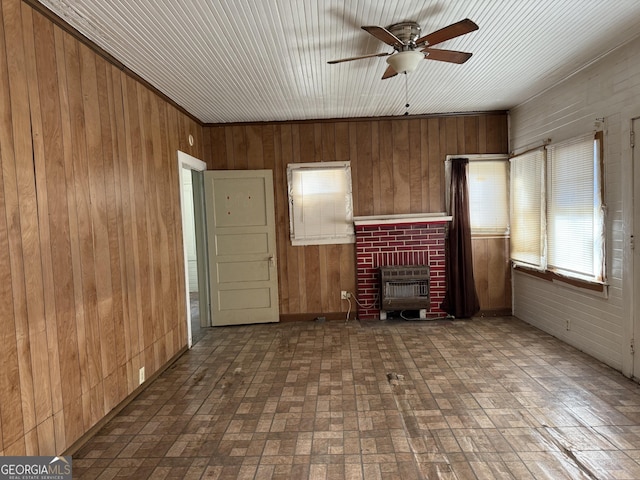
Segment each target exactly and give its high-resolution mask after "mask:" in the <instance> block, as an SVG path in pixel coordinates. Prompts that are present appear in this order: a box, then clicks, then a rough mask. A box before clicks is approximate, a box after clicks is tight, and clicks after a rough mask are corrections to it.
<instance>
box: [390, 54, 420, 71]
mask: <svg viewBox="0 0 640 480" xmlns="http://www.w3.org/2000/svg"><path fill="white" fill-rule="evenodd" d="M423 58H424V53H422V52H417V51H415V50H407V51H404V52H397V53H394V54H393V55H391V56H390V57H388V58H387V63H388V64H389V65H391V68H393V69H394V70H395V71H396V72H398V73H408V72H413V71H414V70H415V69H416V67H417V66H418V63H420V60H422V59H423Z"/></svg>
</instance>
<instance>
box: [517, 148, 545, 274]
mask: <svg viewBox="0 0 640 480" xmlns="http://www.w3.org/2000/svg"><path fill="white" fill-rule="evenodd" d="M510 163H511V168H510V179H511V194H510V200H511V205H510V211H511V238H510V251H511V259H512V260H513V261H515V262H518V263H522V264H524V265H527V266H531V267H534V268H537V269H543V268H544V266H545V263H546V262H545V252H544V250H545V248H544V247H545V209H544V199H545V181H544V179H545V150H544V149H540V150H535V151H532V152H528V153H525V154H523V155H519V156H517V157H513V158H512V159H511V160H510Z"/></svg>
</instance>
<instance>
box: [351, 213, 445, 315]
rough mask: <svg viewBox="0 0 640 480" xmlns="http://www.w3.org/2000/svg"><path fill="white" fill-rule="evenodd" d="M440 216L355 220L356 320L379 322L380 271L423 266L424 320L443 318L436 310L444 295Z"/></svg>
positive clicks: (443, 215)
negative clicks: (425, 283)
mask: <svg viewBox="0 0 640 480" xmlns="http://www.w3.org/2000/svg"><path fill="white" fill-rule="evenodd" d="M449 221H451V217H449V216H446V215H445V214H443V213H438V214H419V215H414V214H411V215H381V216H374V217H355V218H354V224H355V229H356V266H357V295H358V301H359V303H360V305H361V306H359V308H358V318H360V319H363V320H370V319H378V318H380V293H381V292H380V270H379V269H380V267H382V266H396V265H427V266H429V270H430V279H429V295H430V308H429V309H427V312H426V313H427V317H429V316H431V317H433V316H442V315H446V314H445V312H443V311H442V310H441V309H440V308H439V306H440V304H441V303H442V301H443V300H444V294H445V246H444V240H445V230H446V225H447V223H448V222H449Z"/></svg>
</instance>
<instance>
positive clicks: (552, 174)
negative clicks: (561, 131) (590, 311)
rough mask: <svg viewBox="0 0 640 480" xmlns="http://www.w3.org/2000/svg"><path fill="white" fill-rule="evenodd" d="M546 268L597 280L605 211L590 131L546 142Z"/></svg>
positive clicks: (599, 278)
mask: <svg viewBox="0 0 640 480" xmlns="http://www.w3.org/2000/svg"><path fill="white" fill-rule="evenodd" d="M547 161H548V166H547V168H548V178H547V186H548V194H547V201H548V209H547V230H548V235H547V248H548V268H549V270H553V271H556V272H558V273H562V274H564V275H568V276H576V277H578V278H584V279H588V280H595V281H602V280H603V277H604V270H603V249H602V247H603V245H604V240H603V236H604V215H603V208H602V195H601V190H602V187H601V185H602V180H601V168H600V142H599V140H598V139H594V138H593V136H592V135H588V136H585V137H581V138H577V139H572V140H570V141H567V142H563V143H560V144H557V145H550V146H549V147H548V159H547Z"/></svg>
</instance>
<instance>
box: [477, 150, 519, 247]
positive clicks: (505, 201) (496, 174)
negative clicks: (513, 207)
mask: <svg viewBox="0 0 640 480" xmlns="http://www.w3.org/2000/svg"><path fill="white" fill-rule="evenodd" d="M468 158H469V165H468V170H467V184H468V186H469V221H470V223H471V233H472V234H475V235H483V234H484V235H508V234H509V162H508V161H507V158H506V157H503V156H500V157H494V158H486V157H479V156H474V155H469V156H468Z"/></svg>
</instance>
